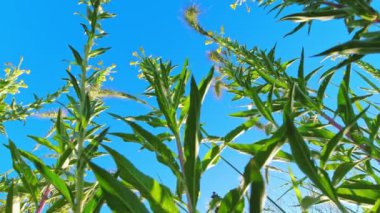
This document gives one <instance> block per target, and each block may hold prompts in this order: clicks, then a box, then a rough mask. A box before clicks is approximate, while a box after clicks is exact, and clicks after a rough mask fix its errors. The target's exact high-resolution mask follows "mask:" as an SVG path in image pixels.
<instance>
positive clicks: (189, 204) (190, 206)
mask: <svg viewBox="0 0 380 213" xmlns="http://www.w3.org/2000/svg"><path fill="white" fill-rule="evenodd" d="M174 135H175V141H176V145H177V150H178V158H179V162H180V165H181V173H182V176H183V180H184V186H185V193H186V198H187V208H188V209H189V213H193V212H194V209H193V204H192V202H191V196H190V192H189V189H188V187H187V185H186V172H185V155H184V154H183V149H182V143H181V138H180V136H179V135H178V133H175V134H174Z"/></svg>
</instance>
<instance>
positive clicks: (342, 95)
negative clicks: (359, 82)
mask: <svg viewBox="0 0 380 213" xmlns="http://www.w3.org/2000/svg"><path fill="white" fill-rule="evenodd" d="M350 74H351V65H350V64H349V65H347V69H346V72H345V74H344V78H343V80H342V82H341V84H340V87H339V92H338V110H337V112H338V114H339V116H340V117H341V118H342V120H343V121H344V123H345V124H346V125H348V124H349V123H351V121H352V119H353V118H354V116H355V115H354V110H353V108H352V103H351V99H350V97H349V90H350Z"/></svg>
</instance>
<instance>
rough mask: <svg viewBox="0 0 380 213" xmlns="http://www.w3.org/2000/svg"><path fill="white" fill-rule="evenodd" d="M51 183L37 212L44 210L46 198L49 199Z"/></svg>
mask: <svg viewBox="0 0 380 213" xmlns="http://www.w3.org/2000/svg"><path fill="white" fill-rule="evenodd" d="M50 191H51V190H50V185H48V186H47V187H46V189H45V191H44V193H43V195H42V199H41V201H40V203H39V205H38V209H37V211H36V213H41V212H42V210H43V209H44V206H45V204H46V200H47V199H48V196H49V193H50Z"/></svg>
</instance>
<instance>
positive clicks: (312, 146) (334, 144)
mask: <svg viewBox="0 0 380 213" xmlns="http://www.w3.org/2000/svg"><path fill="white" fill-rule="evenodd" d="M274 2H275V1H262V5H264V6H268V5H270V4H272V3H274ZM370 2H371V1H337V2H326V1H283V2H282V3H279V4H278V5H276V6H275V7H274V8H273V9H272V10H278V11H279V12H282V10H283V9H284V8H286V7H288V6H291V5H294V4H298V5H301V6H303V7H304V11H303V12H300V13H295V14H291V15H287V16H285V17H284V18H282V19H281V20H292V21H296V22H301V23H300V24H299V25H298V26H297V27H296V28H295V29H294V30H292V31H291V32H290V33H289V34H288V35H290V34H293V33H295V32H296V31H298V30H299V29H301V28H302V27H303V26H304V25H305V24H309V25H311V23H312V21H314V20H327V19H344V20H345V24H346V27H347V29H348V31H349V32H355V33H354V36H353V40H352V41H348V42H346V43H344V44H341V45H338V46H335V47H332V48H330V49H328V50H326V51H323V52H321V53H320V54H317V55H316V56H323V55H328V56H330V55H336V54H339V55H342V56H344V57H345V59H344V60H343V61H341V62H340V63H338V64H337V65H335V66H333V67H331V68H329V69H328V70H327V71H324V72H323V73H322V74H321V82H322V83H321V84H320V85H319V88H317V89H314V88H315V85H312V84H311V83H310V82H311V81H310V80H311V79H312V78H313V76H314V75H315V74H316V73H318V72H321V70H322V69H321V68H322V67H317V68H315V69H313V70H311V71H309V72H307V71H306V70H305V57H304V50H302V51H301V56H300V58H299V66H298V74H297V76H295V77H294V76H292V75H291V74H288V72H289V70H290V68H289V67H290V65H292V64H293V63H294V62H295V61H296V59H294V60H289V61H285V62H283V61H281V60H280V59H277V58H276V54H275V48H273V49H271V50H270V51H265V50H260V49H259V48H257V47H255V48H253V49H247V48H246V47H245V46H244V45H241V44H239V43H238V42H237V41H232V40H231V39H230V38H225V37H223V36H222V35H218V34H217V33H214V32H210V31H207V30H206V29H204V28H203V27H202V26H201V25H200V24H199V20H198V9H197V8H196V7H191V8H189V9H188V10H187V12H186V20H187V21H188V23H189V25H190V26H192V27H193V28H194V29H195V30H196V31H198V32H199V33H200V34H202V35H204V36H205V37H206V38H207V39H208V40H209V41H208V43H210V42H215V43H216V44H217V45H218V46H219V47H218V49H217V51H213V52H212V53H211V54H210V58H211V59H212V60H214V61H215V63H216V65H217V66H218V67H219V72H220V76H219V77H218V82H217V83H216V87H217V88H216V90H217V91H218V90H220V88H226V89H227V91H228V92H230V93H232V94H233V95H234V98H233V100H234V101H236V100H240V99H248V100H250V102H251V103H252V106H253V107H252V109H249V110H247V111H240V112H236V113H233V114H232V116H234V117H241V118H246V119H247V121H245V122H244V123H243V124H242V125H241V126H239V127H238V128H246V129H249V128H250V127H252V126H258V127H260V128H264V129H265V131H266V133H267V134H268V136H269V137H268V138H266V139H263V140H260V141H257V142H255V143H252V144H237V143H231V141H230V140H224V142H223V145H227V146H229V147H231V148H233V149H236V150H238V151H240V152H245V153H247V154H251V155H252V160H251V161H250V162H249V163H248V164H247V166H246V170H245V173H244V179H243V181H242V184H241V186H239V187H237V188H235V189H232V190H231V191H230V192H229V193H227V194H226V195H225V197H224V198H223V199H222V200H221V203H220V207H219V211H222V212H230V211H238V212H239V211H243V208H244V194H245V193H246V192H247V190H248V188H249V185H251V187H250V191H251V192H250V193H251V194H250V198H249V204H250V205H249V208H250V209H251V212H260V211H262V209H263V203H264V200H265V181H264V178H263V176H262V175H261V173H260V169H262V168H264V167H265V166H266V165H267V164H269V163H270V162H271V161H273V160H282V161H285V162H289V163H295V164H296V165H297V166H298V168H299V169H300V170H301V171H302V172H303V174H304V175H305V177H304V178H301V179H299V180H297V179H296V178H295V177H294V175H292V173H290V176H291V179H292V182H293V189H294V191H295V192H296V195H297V198H298V200H299V202H300V206H301V207H302V210H303V211H307V208H308V207H310V206H311V205H315V204H319V203H323V202H327V201H330V202H333V203H335V205H336V207H337V208H338V209H339V210H340V211H341V212H348V211H350V209H347V206H345V205H344V204H343V203H342V202H343V201H348V202H352V203H356V204H366V205H368V207H363V208H364V210H365V211H368V212H377V211H378V208H379V204H380V200H379V197H380V196H379V195H380V194H379V193H380V191H379V185H378V184H379V182H378V181H379V178H378V174H379V170H378V169H377V166H376V164H378V163H379V162H380V161H379V160H380V159H379V154H380V152H379V151H380V149H379V146H378V145H379V143H378V139H376V138H378V126H377V123H378V112H377V110H378V109H379V108H378V104H377V103H375V102H373V100H372V99H370V97H371V96H372V95H374V94H377V93H378V92H375V91H374V90H376V88H377V86H376V83H374V82H373V81H372V80H370V79H369V78H367V77H366V76H365V74H366V72H367V73H369V74H371V75H373V76H377V75H378V70H377V69H376V68H374V67H373V66H372V65H370V64H369V63H366V62H364V61H361V60H360V59H361V58H363V57H364V56H365V55H367V54H371V53H378V50H376V47H375V46H376V45H375V44H374V43H376V39H377V38H376V36H375V35H376V32H368V30H369V29H371V28H370V26H371V25H372V24H375V23H376V22H377V21H376V17H378V13H377V11H376V10H375V9H374V8H372V7H371V6H370ZM234 4H236V2H235V3H234ZM233 6H234V7H235V6H236V5H233ZM359 23H360V24H359ZM356 29H357V30H356ZM354 30H356V31H354ZM368 35H374V36H373V37H371V38H368ZM370 43H371V44H370ZM354 64H358V65H359V67H360V68H361V72H358V73H357V74H358V75H359V76H360V77H361V78H362V79H363V80H364V83H366V84H367V85H368V86H369V87H370V88H369V89H366V91H369V90H370V92H368V93H367V94H365V95H358V94H357V93H358V92H359V91H357V90H355V89H354V88H352V87H350V82H351V81H350V77H351V75H352V74H351V70H352V66H354ZM343 68H344V76H343V79H341V83H340V85H339V92H338V97H337V109H335V110H334V109H332V108H331V107H330V106H328V105H327V104H326V103H325V102H324V99H325V97H326V94H325V92H326V89H327V87H328V86H329V83H330V81H331V79H332V76H333V74H334V73H335V72H338V71H340V70H342V69H343ZM375 78H376V77H375ZM363 105H366V106H363ZM371 111H372V112H371ZM373 114H375V116H372V115H373ZM279 115H281V116H279ZM281 117H282V119H281ZM263 122H265V123H264V124H263ZM331 126H332V127H333V128H335V129H332V128H331ZM286 143H287V144H288V145H289V146H290V151H291V153H288V152H287V149H286V148H283V147H284V145H285V144H286ZM318 164H319V165H318ZM305 178H307V180H308V181H310V183H311V185H312V186H313V188H316V189H318V190H319V192H318V193H317V194H316V195H313V196H312V197H310V196H304V197H303V196H302V195H301V191H300V190H299V189H298V185H300V183H304V182H305V181H304V179H305Z"/></svg>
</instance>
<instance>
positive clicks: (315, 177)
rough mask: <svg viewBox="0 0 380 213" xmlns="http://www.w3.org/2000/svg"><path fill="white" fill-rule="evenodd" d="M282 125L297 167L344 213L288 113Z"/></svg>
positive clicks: (325, 175) (327, 180) (326, 178)
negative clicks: (285, 130) (284, 127)
mask: <svg viewBox="0 0 380 213" xmlns="http://www.w3.org/2000/svg"><path fill="white" fill-rule="evenodd" d="M284 123H285V125H286V127H287V134H286V135H287V137H288V142H289V144H290V147H291V150H292V154H293V157H294V160H295V161H296V163H297V165H298V167H299V168H300V169H301V171H302V172H303V173H305V174H306V175H307V176H308V177H309V178H310V180H311V181H312V182H313V183H314V184H315V185H316V186H317V187H318V188H319V189H320V190H321V191H322V192H323V193H324V194H325V195H326V196H328V197H329V198H330V199H331V200H332V201H333V202H334V203H335V204H336V205H337V207H338V208H339V209H340V210H341V211H343V212H346V210H345V208H344V207H343V205H342V204H341V203H340V201H339V200H338V198H337V196H336V192H335V189H334V188H333V186H332V184H331V182H330V179H329V178H328V175H327V173H326V172H325V171H323V170H321V169H317V168H316V167H315V163H314V161H313V160H312V159H311V155H310V150H309V147H308V146H307V145H306V143H305V141H304V140H303V138H302V136H301V135H300V134H299V132H298V131H297V128H296V127H295V125H294V123H293V121H292V119H291V118H290V115H289V112H287V111H285V121H284Z"/></svg>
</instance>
